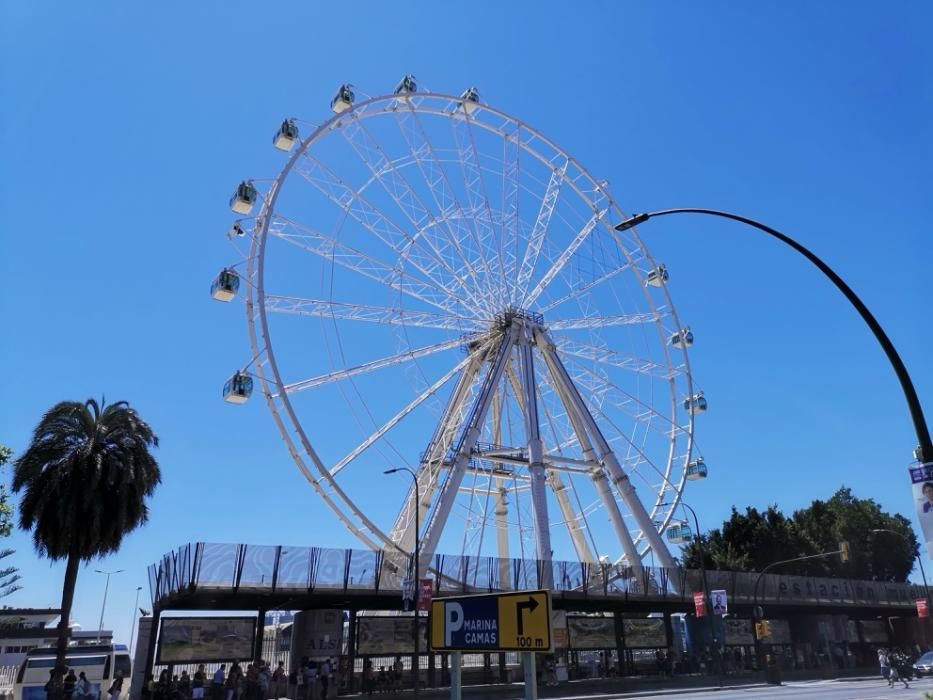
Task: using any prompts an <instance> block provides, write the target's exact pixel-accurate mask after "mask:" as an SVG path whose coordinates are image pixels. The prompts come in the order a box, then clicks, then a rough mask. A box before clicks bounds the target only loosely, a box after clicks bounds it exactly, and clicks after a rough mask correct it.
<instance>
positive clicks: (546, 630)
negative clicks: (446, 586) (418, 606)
mask: <svg viewBox="0 0 933 700" xmlns="http://www.w3.org/2000/svg"><path fill="white" fill-rule="evenodd" d="M431 648H432V649H436V650H438V651H550V650H551V594H550V591H516V592H514V593H492V594H489V595H474V596H459V597H456V598H441V599H435V600H434V601H432V602H431Z"/></svg>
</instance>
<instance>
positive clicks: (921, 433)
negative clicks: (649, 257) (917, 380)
mask: <svg viewBox="0 0 933 700" xmlns="http://www.w3.org/2000/svg"><path fill="white" fill-rule="evenodd" d="M670 214H706V215H709V216H718V217H720V218H722V219H731V220H732V221H738V222H739V223H742V224H747V225H748V226H752V227H753V228H757V229H758V230H759V231H764V232H765V233H767V234H768V235H769V236H772V237H774V238H777V239H778V240H779V241H781V242H782V243H786V244H787V245H789V246H790V247H791V248H793V249H794V250H796V251H797V252H798V253H800V254H801V255H803V256H804V257H805V258H806V259H807V260H809V261H810V262H811V263H813V264H814V265H816V266H817V267H818V268H819V270H820V272H822V273H823V274H824V275H826V276H827V277H828V278H829V279H830V280H831V281H832V283H833V284H834V285H836V287H837V288H838V289H839V291H841V292H842V293H843V294H844V295H845V297H846V299H848V300H849V303H850V304H852V306H854V307H855V310H856V311H858V313H859V316H861V317H862V320H863V321H865V323H866V324H867V325H868V327H869V328H870V329H871V332H872V333H873V334H874V336H875V339H876V340H877V341H878V344H879V345H881V349H882V350H884V354H885V355H887V357H888V362H890V363H891V367H893V368H894V373H895V374H896V375H897V379H898V381H899V382H900V383H901V390H902V391H903V392H904V398H905V399H907V408H908V409H909V410H910V417H911V420H913V423H914V431H915V432H916V433H917V449H916V450H914V458H915V459H916V460H917V461H918V462H921V463H924V462H933V442H931V440H930V431H929V429H928V428H927V424H926V419H925V418H924V416H923V408H922V407H921V406H920V399H919V398H918V397H917V390H916V389H915V388H914V384H913V382H912V381H911V379H910V375H909V374H908V373H907V368H906V367H905V366H904V362H903V361H902V360H901V358H900V355H898V354H897V350H895V349H894V344H893V343H892V342H891V340H890V338H888V336H887V334H886V333H885V332H884V329H883V328H882V327H881V324H879V323H878V321H877V320H876V319H875V317H874V316H872V314H871V312H870V311H869V310H868V307H867V306H865V304H864V303H863V302H862V300H861V299H859V298H858V296H857V295H856V294H855V292H853V291H852V289H851V288H850V287H849V285H847V284H846V283H845V282H844V281H843V280H842V278H841V277H840V276H839V275H837V274H836V273H835V272H834V271H833V270H832V268H831V267H830V266H829V265H827V264H826V263H825V262H823V261H822V260H820V259H819V258H818V257H817V256H816V255H814V254H813V253H812V252H811V251H809V250H808V249H807V248H805V247H804V246H802V245H800V244H799V243H798V242H797V241H795V240H794V239H793V238H790V237H789V236H786V235H784V234H783V233H781V232H780V231H778V230H776V229H773V228H771V227H770V226H766V225H765V224H762V223H761V222H758V221H755V220H754V219H749V218H747V217H745V216H739V215H738V214H732V213H730V212H726V211H718V210H716V209H697V208H678V209H662V210H659V211H653V212H648V213H644V214H635V215H634V216H631V217H629V218H628V219H626V220H625V221H623V222H622V223H621V224H618V225H617V226H616V227H615V228H616V230H617V231H627V230H628V229H630V228H632V227H634V226H637V225H638V224H641V223H644V222H645V221H648V219H653V218H657V217H659V216H668V215H670Z"/></svg>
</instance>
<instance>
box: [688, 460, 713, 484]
mask: <svg viewBox="0 0 933 700" xmlns="http://www.w3.org/2000/svg"><path fill="white" fill-rule="evenodd" d="M708 475H709V471H708V470H707V468H706V462H704V461H703V458H702V457H700V458H698V459H695V460H693V461H692V462H689V463H688V464H687V478H688V479H689V480H690V481H697V480H698V479H705V478H706V477H707V476H708Z"/></svg>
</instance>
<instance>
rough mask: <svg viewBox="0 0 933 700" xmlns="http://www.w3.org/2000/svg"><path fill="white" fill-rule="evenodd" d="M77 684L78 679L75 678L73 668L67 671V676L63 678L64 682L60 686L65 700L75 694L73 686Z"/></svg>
mask: <svg viewBox="0 0 933 700" xmlns="http://www.w3.org/2000/svg"><path fill="white" fill-rule="evenodd" d="M77 683H78V677H77V676H75V670H74V669H73V668H69V669H68V675H67V676H65V681H64V683H63V684H62V692H63V693H64V694H65V700H69V698H71V696H72V695H73V694H74V692H75V685H77Z"/></svg>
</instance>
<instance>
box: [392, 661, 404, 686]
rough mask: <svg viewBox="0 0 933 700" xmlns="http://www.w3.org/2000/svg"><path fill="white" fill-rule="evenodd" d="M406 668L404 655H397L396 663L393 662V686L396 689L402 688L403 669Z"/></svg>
mask: <svg viewBox="0 0 933 700" xmlns="http://www.w3.org/2000/svg"><path fill="white" fill-rule="evenodd" d="M404 668H405V667H404V665H403V664H402V657H401V656H396V657H395V663H394V664H392V687H393V688H395V689H396V690H401V689H402V670H403V669H404Z"/></svg>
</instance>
